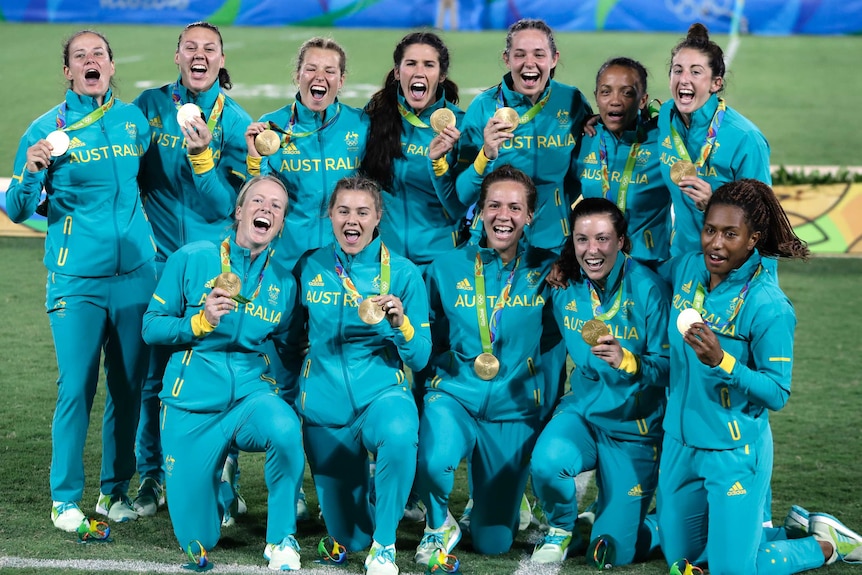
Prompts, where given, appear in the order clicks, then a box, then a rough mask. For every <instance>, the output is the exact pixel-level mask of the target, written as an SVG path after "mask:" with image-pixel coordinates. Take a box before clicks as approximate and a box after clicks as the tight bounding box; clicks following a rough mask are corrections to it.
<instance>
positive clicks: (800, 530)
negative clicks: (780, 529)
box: [784, 505, 809, 539]
mask: <svg viewBox="0 0 862 575" xmlns="http://www.w3.org/2000/svg"><path fill="white" fill-rule="evenodd" d="M808 515H809V514H808V510H807V509H805V508H804V507H800V506H799V505H794V506H792V507H791V508H790V511H788V512H787V516H786V517H785V518H784V530H785V531H786V532H787V536H788V537H790V538H791V539H797V538H799V537H805V536H806V535H808Z"/></svg>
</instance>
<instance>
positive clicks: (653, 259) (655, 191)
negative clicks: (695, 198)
mask: <svg viewBox="0 0 862 575" xmlns="http://www.w3.org/2000/svg"><path fill="white" fill-rule="evenodd" d="M596 132H597V133H596V135H595V136H587V135H585V136H584V138H583V140H581V147H580V151H579V153H578V156H577V158H576V159H575V166H574V170H575V173H576V174H577V177H578V180H579V181H580V184H581V195H582V196H583V197H585V198H601V197H605V198H607V199H608V200H610V201H612V202H614V203H615V204H616V205H617V206H618V207H620V208H621V210H622V212H623V213H624V214H625V216H626V221H627V222H628V228H629V232H628V236H629V239H631V242H632V249H631V256H632V257H633V258H634V259H636V260H638V261H639V262H641V263H645V264H647V265H648V266H650V267H651V268H653V269H655V268H656V267H657V265H658V264H659V263H661V262H663V261H664V260H666V259H667V258H668V254H669V252H670V227H671V223H670V193H669V192H668V188H667V185H666V184H665V182H664V180H663V179H662V174H661V168H660V165H661V164H660V162H659V153H658V125H657V122H656V121H655V120H649V121H647V122H644V123H641V124H639V125H638V129H637V130H631V131H627V132H624V133H623V134H622V137H620V138H617V137H616V136H614V135H613V134H611V133H610V132H609V131H608V130H606V129H605V126H604V124H602V123H601V122H600V123H598V124H596ZM635 143H637V144H638V151H637V159H636V160H635V164H634V168H633V170H632V173H631V180H630V183H629V185H628V187H627V188H625V194H624V196H623V197H622V198H621V194H620V192H621V191H622V188H623V186H621V181H622V177H623V174H624V173H625V167H626V164H627V161H628V159H629V153H630V152H631V149H632V147H633V146H634V144H635ZM603 146H604V148H605V150H607V167H608V183H609V184H610V190H609V191H608V193H607V195H606V194H605V192H604V190H603V189H602V159H601V158H602V147H603Z"/></svg>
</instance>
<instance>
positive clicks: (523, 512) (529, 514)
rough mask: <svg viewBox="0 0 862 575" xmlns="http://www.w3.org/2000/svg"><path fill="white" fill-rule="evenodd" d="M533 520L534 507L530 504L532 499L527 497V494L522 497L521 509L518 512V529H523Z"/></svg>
mask: <svg viewBox="0 0 862 575" xmlns="http://www.w3.org/2000/svg"><path fill="white" fill-rule="evenodd" d="M532 522H533V507H532V506H531V505H530V500H529V499H527V494H526V493H524V495H523V496H522V497H521V509H520V511H519V512H518V531H523V530H525V529H526V528H527V527H529V526H530V524H531V523H532Z"/></svg>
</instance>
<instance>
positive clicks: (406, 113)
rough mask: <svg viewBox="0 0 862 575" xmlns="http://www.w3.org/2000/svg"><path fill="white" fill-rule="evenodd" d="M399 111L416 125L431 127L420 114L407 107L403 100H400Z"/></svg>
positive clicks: (418, 126)
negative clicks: (420, 117)
mask: <svg viewBox="0 0 862 575" xmlns="http://www.w3.org/2000/svg"><path fill="white" fill-rule="evenodd" d="M398 113H399V114H401V117H402V118H404V119H405V120H407V121H408V122H410V123H411V124H413V125H414V126H416V127H417V128H430V127H431V126H429V125H428V124H426V123H425V122H423V121H422V120H420V119H419V116H417V115H416V114H414V113H413V112H411V111H410V110H408V109H407V108H405V107H404V106H403V105H402V104H401V102H398Z"/></svg>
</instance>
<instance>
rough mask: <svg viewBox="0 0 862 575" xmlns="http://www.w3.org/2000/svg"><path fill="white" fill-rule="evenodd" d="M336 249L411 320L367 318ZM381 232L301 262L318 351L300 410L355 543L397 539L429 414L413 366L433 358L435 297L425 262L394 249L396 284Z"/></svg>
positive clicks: (313, 352)
mask: <svg viewBox="0 0 862 575" xmlns="http://www.w3.org/2000/svg"><path fill="white" fill-rule="evenodd" d="M336 256H337V257H338V260H339V261H340V263H341V265H342V266H343V268H344V271H345V272H346V274H347V275H348V276H349V277H350V279H351V280H352V282H353V284H354V285H355V289H356V290H357V291H358V293H359V294H360V295H361V296H362V297H363V298H364V297H366V296H374V295H377V294H380V293H382V292H386V293H390V294H392V295H394V296H397V297H398V298H399V299H400V300H401V302H402V303H403V306H404V313H405V323H404V324H403V325H402V326H401V328H399V329H396V328H393V327H392V326H391V325H390V324H389V322H388V321H387V320H385V319H384V320H383V321H381V322H380V323H378V324H375V325H367V324H365V323H363V322H362V321H361V320H360V318H359V314H358V301H357V300H355V299H354V297H353V296H352V295H350V291H349V290H347V289H345V287H344V286H343V285H342V280H341V279H340V277H339V274H338V272H337V271H336V265H335V262H336ZM380 256H381V240H380V238H379V237H378V238H375V239H374V240H373V241H371V243H369V244H368V245H367V246H366V247H365V248H364V249H363V250H362V251H361V252H359V253H358V254H356V255H353V256H350V255H347V254H345V253H344V251H343V250H342V249H341V247H340V246H339V245H338V244H337V243H333V244H330V245H328V246H324V247H322V248H319V249H317V250H314V251H313V252H311V253H310V254H308V255H307V256H305V257H303V258H302V259H301V260H300V262H299V267H298V271H299V277H300V289H301V300H302V305H303V306H304V307H305V309H306V311H307V318H308V337H309V351H308V357H307V358H306V360H305V363H304V364H303V367H302V371H301V373H300V384H299V398H298V400H297V402H296V405H297V411H298V412H299V414H300V416H301V417H302V420H303V439H304V440H305V451H306V455H307V456H308V462H309V466H310V467H311V472H312V474H313V475H314V481H315V486H316V487H317V493H318V498H319V500H320V506H321V510H322V512H323V517H324V520H325V521H326V527H327V530H328V532H329V533H330V535H332V536H333V537H334V538H335V539H336V540H337V541H338V542H340V543H341V544H342V545H344V546H345V547H347V549H348V550H349V551H358V550H360V549H363V548H367V547H368V545H369V544H370V543H371V540H372V538H373V539H374V540H375V541H377V542H378V543H380V544H381V545H390V544H394V543H395V531H396V529H397V527H398V522H399V520H400V519H401V516H402V515H403V513H404V505H405V503H406V502H407V497H408V495H409V493H410V488H411V486H412V485H413V478H414V475H415V472H416V446H417V443H418V434H419V417H418V414H417V410H416V404H415V402H414V399H413V395H412V394H411V392H410V389H409V383H408V381H407V378H406V376H405V374H404V366H407V367H409V368H410V369H412V370H413V371H414V372H416V371H419V370H421V369H422V368H424V367H425V365H426V364H427V363H428V356H429V354H430V352H431V337H430V330H429V326H428V296H427V294H426V291H425V284H424V283H423V281H422V275H421V273H420V272H419V269H418V268H417V267H416V266H415V265H414V264H413V263H411V262H410V261H409V260H407V259H406V258H404V257H402V256H400V255H398V254H396V253H394V252H391V251H390V257H391V261H390V280H389V283H390V285H389V287H388V289H386V286H385V285H383V279H382V278H381V265H380ZM369 452H370V453H372V454H373V455H374V456H375V459H376V462H377V464H376V472H375V475H374V478H373V481H374V492H375V494H376V503H375V506H374V507H373V508H372V507H371V506H370V502H369V499H368V495H369V490H370V485H369V477H368V453H369Z"/></svg>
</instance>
